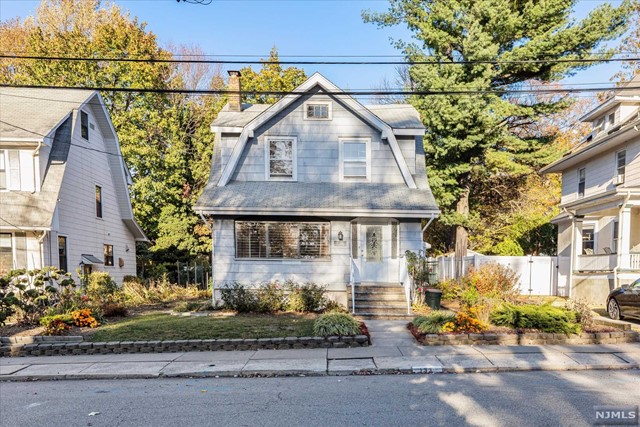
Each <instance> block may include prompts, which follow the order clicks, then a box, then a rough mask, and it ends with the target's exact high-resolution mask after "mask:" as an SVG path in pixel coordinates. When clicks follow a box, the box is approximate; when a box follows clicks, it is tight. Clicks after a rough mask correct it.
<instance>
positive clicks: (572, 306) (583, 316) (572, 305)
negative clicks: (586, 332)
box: [565, 298, 594, 329]
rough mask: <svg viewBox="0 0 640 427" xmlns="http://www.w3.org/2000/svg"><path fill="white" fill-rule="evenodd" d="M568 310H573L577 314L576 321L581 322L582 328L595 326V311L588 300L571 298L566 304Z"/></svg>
mask: <svg viewBox="0 0 640 427" xmlns="http://www.w3.org/2000/svg"><path fill="white" fill-rule="evenodd" d="M565 309H566V310H571V311H573V312H574V313H575V314H576V321H577V322H578V323H580V326H581V327H582V329H591V328H593V325H594V321H593V311H591V307H590V306H589V303H588V302H587V300H585V299H583V298H579V299H569V300H567V302H566V304H565Z"/></svg>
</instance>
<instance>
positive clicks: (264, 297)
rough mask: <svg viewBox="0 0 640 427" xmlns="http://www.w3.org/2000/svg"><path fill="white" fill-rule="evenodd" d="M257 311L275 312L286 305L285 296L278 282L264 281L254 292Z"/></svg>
mask: <svg viewBox="0 0 640 427" xmlns="http://www.w3.org/2000/svg"><path fill="white" fill-rule="evenodd" d="M256 297H257V298H258V307H257V309H258V311H259V312H261V313H275V312H277V311H282V310H284V309H285V308H286V306H287V296H286V295H285V292H284V289H283V287H282V286H281V285H280V283H278V282H273V283H266V284H264V285H262V286H261V287H260V288H259V289H258V291H257V292H256Z"/></svg>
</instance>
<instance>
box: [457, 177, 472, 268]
mask: <svg viewBox="0 0 640 427" xmlns="http://www.w3.org/2000/svg"><path fill="white" fill-rule="evenodd" d="M456 212H457V213H458V214H460V215H464V217H465V218H466V217H467V216H469V186H468V185H467V186H466V187H465V188H464V189H463V190H462V193H460V198H459V199H458V204H457V205H456ZM468 236H469V233H468V232H467V229H466V228H465V226H464V225H458V226H456V245H455V250H456V253H455V261H456V278H460V277H462V276H464V273H465V271H464V257H466V256H467V246H468Z"/></svg>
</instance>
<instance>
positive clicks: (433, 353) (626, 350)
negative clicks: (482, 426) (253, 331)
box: [0, 321, 640, 381]
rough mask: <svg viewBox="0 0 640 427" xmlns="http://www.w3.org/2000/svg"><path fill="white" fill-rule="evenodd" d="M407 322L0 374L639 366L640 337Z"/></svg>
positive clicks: (13, 363) (26, 360) (41, 361)
mask: <svg viewBox="0 0 640 427" xmlns="http://www.w3.org/2000/svg"><path fill="white" fill-rule="evenodd" d="M405 325H406V322H403V321H369V322H367V326H368V327H369V331H370V334H371V338H372V346H370V347H360V348H330V349H304V350H257V351H228V352H225V351H217V352H187V353H147V354H143V353H133V354H105V355H86V356H49V357H47V356H42V357H16V358H0V380H14V381H19V380H32V379H97V378H152V377H217V376H255V375H265V376H271V375H351V374H385V373H398V372H401V373H450V372H497V371H531V370H585V369H637V368H639V367H640V343H633V344H616V345H575V346H560V345H547V346H432V347H424V346H421V345H417V344H416V343H415V341H414V339H413V337H412V336H411V334H410V333H409V332H408V331H407V329H406V326H405Z"/></svg>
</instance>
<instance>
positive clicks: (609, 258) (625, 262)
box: [574, 252, 640, 272]
mask: <svg viewBox="0 0 640 427" xmlns="http://www.w3.org/2000/svg"><path fill="white" fill-rule="evenodd" d="M616 267H618V270H620V271H622V270H629V271H640V253H637V252H634V253H629V254H598V255H578V257H577V260H576V265H575V268H574V271H577V272H589V271H594V272H595V271H598V272H613V271H614V269H615V268H616Z"/></svg>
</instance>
